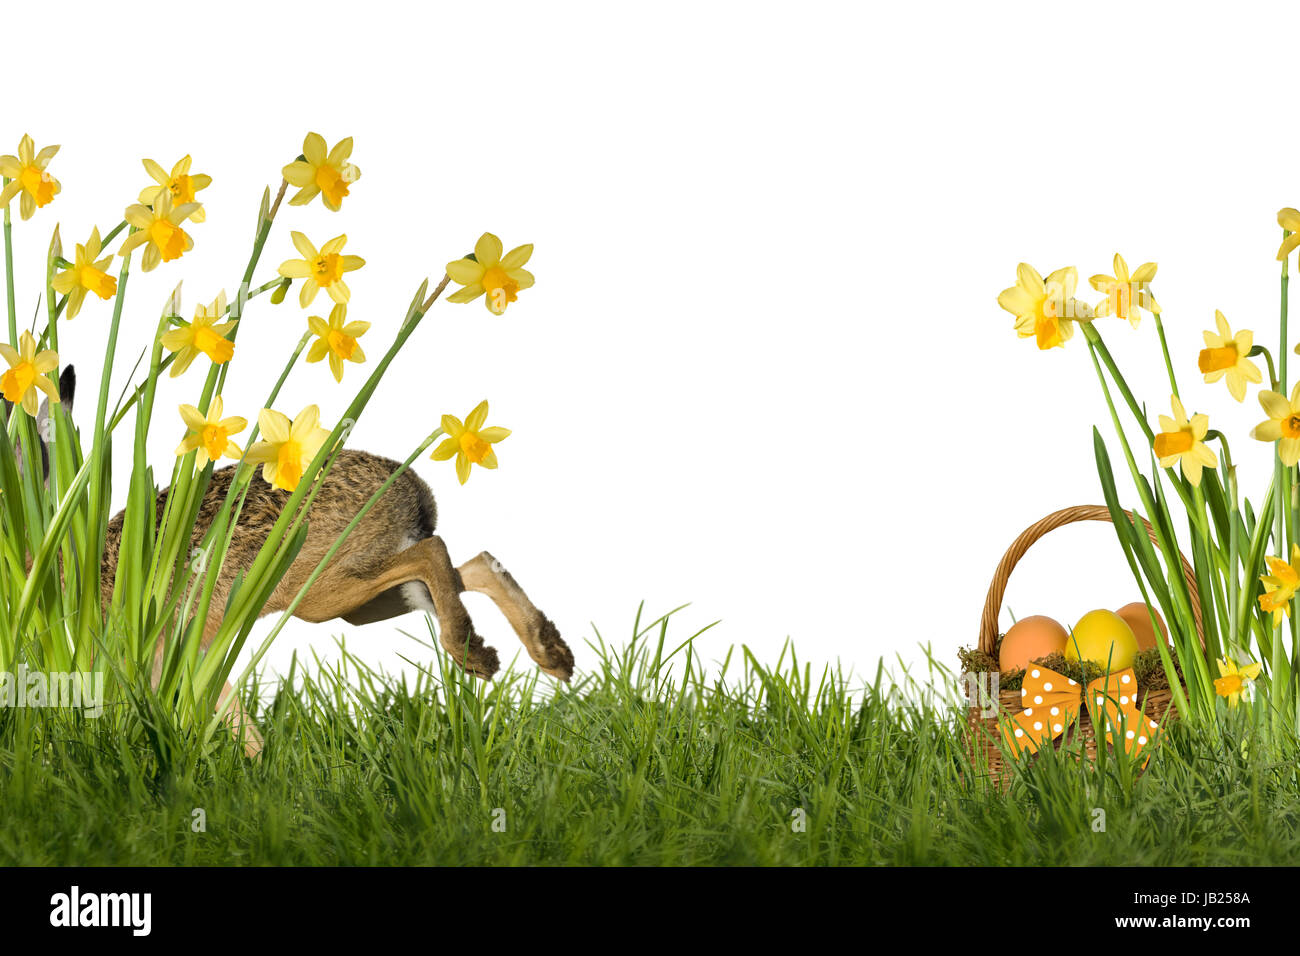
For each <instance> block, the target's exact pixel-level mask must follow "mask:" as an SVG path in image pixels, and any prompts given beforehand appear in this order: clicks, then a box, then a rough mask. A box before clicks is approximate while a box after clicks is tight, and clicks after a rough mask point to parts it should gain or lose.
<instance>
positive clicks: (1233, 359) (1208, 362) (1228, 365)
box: [1197, 309, 1264, 402]
mask: <svg viewBox="0 0 1300 956" xmlns="http://www.w3.org/2000/svg"><path fill="white" fill-rule="evenodd" d="M1214 321H1215V324H1216V325H1217V326H1218V329H1219V331H1218V332H1217V333H1215V332H1209V331H1206V332H1202V333H1201V334H1202V335H1204V336H1205V348H1203V349H1201V355H1200V358H1199V359H1198V360H1197V366H1198V367H1199V368H1200V370H1201V371H1202V372H1203V373H1204V374H1205V381H1206V383H1207V384H1213V383H1215V382H1217V381H1218V380H1219V379H1221V378H1223V377H1224V376H1225V375H1226V376H1227V379H1228V392H1229V394H1231V395H1232V397H1233V398H1235V399H1236V400H1237V401H1239V402H1240V401H1244V400H1245V398H1246V383H1247V382H1253V383H1255V384H1256V385H1258V384H1259V383H1260V382H1262V381H1263V380H1264V379H1263V377H1262V376H1261V375H1260V372H1259V369H1258V368H1257V367H1256V365H1255V363H1254V362H1252V361H1251V360H1250V359H1249V358H1248V356H1249V355H1250V350H1251V347H1252V346H1253V345H1254V342H1255V333H1254V332H1251V331H1249V330H1247V329H1242V330H1241V331H1240V332H1238V333H1237V334H1236V335H1235V336H1234V335H1233V334H1232V329H1230V328H1229V327H1228V320H1227V319H1226V318H1224V316H1223V313H1222V312H1220V311H1219V310H1218V309H1215V310H1214Z"/></svg>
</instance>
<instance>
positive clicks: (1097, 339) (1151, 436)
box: [1080, 322, 1208, 533]
mask: <svg viewBox="0 0 1300 956" xmlns="http://www.w3.org/2000/svg"><path fill="white" fill-rule="evenodd" d="M1080 325H1082V326H1083V335H1084V338H1086V339H1087V340H1088V343H1089V344H1090V345H1091V346H1093V348H1094V350H1095V353H1096V355H1098V356H1100V358H1101V360H1102V362H1103V363H1104V364H1105V366H1106V369H1107V371H1109V372H1110V377H1111V379H1112V380H1113V381H1114V382H1115V387H1116V388H1118V389H1119V392H1120V395H1122V396H1123V398H1124V403H1125V404H1126V405H1128V408H1129V411H1130V412H1132V413H1133V417H1134V418H1135V419H1137V423H1138V425H1139V426H1140V427H1141V429H1142V434H1144V435H1145V436H1146V440H1147V447H1148V448H1150V447H1151V446H1152V445H1154V444H1155V440H1156V434H1155V431H1154V430H1152V428H1151V426H1150V424H1148V423H1147V418H1146V415H1145V414H1144V413H1143V411H1142V406H1140V405H1139V404H1138V401H1137V399H1136V398H1134V397H1133V392H1132V391H1131V390H1130V389H1129V387H1128V382H1126V381H1125V380H1124V375H1123V373H1122V372H1120V370H1119V366H1118V365H1116V364H1115V359H1114V358H1112V357H1111V354H1110V350H1109V349H1107V348H1106V343H1105V342H1104V341H1102V338H1101V333H1100V332H1098V331H1097V330H1096V329H1095V328H1094V327H1093V325H1094V324H1093V323H1092V322H1081V323H1080ZM1098 374H1099V375H1100V374H1101V370H1100V369H1098ZM1102 385H1103V387H1104V386H1105V382H1104V381H1103V382H1102ZM1165 474H1166V475H1168V476H1169V480H1170V481H1171V482H1172V483H1173V486H1174V491H1176V492H1178V497H1179V498H1181V499H1182V502H1183V505H1184V506H1185V507H1186V508H1187V513H1188V514H1189V515H1192V514H1193V510H1192V496H1191V493H1190V492H1189V491H1188V483H1187V481H1186V480H1185V479H1183V478H1181V477H1180V476H1179V475H1178V474H1177V473H1176V472H1175V471H1174V470H1173V469H1172V468H1166V469H1165ZM1207 533H1208V532H1207Z"/></svg>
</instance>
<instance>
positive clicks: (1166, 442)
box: [1153, 395, 1219, 485]
mask: <svg viewBox="0 0 1300 956" xmlns="http://www.w3.org/2000/svg"><path fill="white" fill-rule="evenodd" d="M1169 402H1170V404H1171V405H1172V407H1173V411H1174V417H1173V418H1170V417H1169V416H1168V415H1161V416H1160V433H1159V434H1158V435H1156V438H1155V442H1154V444H1153V449H1154V450H1155V453H1156V458H1158V459H1159V460H1160V467H1161V468H1172V467H1173V464H1174V462H1176V461H1177V462H1180V463H1181V464H1182V466H1183V474H1184V475H1186V476H1187V480H1188V481H1190V482H1191V483H1192V484H1193V485H1200V483H1201V468H1203V467H1204V468H1216V467H1218V464H1219V460H1218V459H1217V458H1215V457H1214V452H1212V451H1210V449H1209V447H1208V446H1207V445H1206V444H1205V435H1206V433H1207V432H1208V431H1209V430H1210V418H1209V416H1208V415H1193V416H1192V417H1191V420H1190V421H1189V420H1188V418H1187V412H1186V411H1185V410H1184V408H1183V403H1182V402H1180V401H1179V400H1178V396H1177V395H1171V396H1169Z"/></svg>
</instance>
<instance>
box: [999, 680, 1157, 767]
mask: <svg viewBox="0 0 1300 956" xmlns="http://www.w3.org/2000/svg"><path fill="white" fill-rule="evenodd" d="M1082 696H1083V701H1084V703H1085V704H1086V706H1087V708H1088V715H1089V716H1090V717H1091V718H1092V726H1093V727H1095V728H1097V735H1098V736H1099V737H1100V736H1101V728H1103V727H1104V728H1105V729H1106V741H1107V742H1108V743H1110V744H1112V745H1113V744H1114V743H1115V741H1116V740H1117V739H1119V740H1123V741H1124V749H1125V751H1127V753H1128V755H1129V756H1130V757H1132V758H1134V759H1137V760H1139V764H1138V765H1139V766H1140V767H1145V766H1146V763H1147V761H1148V760H1149V759H1150V758H1151V755H1150V754H1149V753H1146V752H1145V751H1146V749H1147V744H1149V743H1151V742H1152V741H1153V740H1154V739H1155V735H1156V731H1157V729H1158V725H1157V724H1156V722H1155V721H1153V720H1151V719H1149V718H1148V717H1147V716H1146V714H1144V713H1142V711H1141V710H1139V709H1138V698H1137V675H1135V674H1134V673H1133V668H1131V667H1127V668H1125V669H1124V670H1122V671H1117V672H1115V673H1113V674H1108V675H1106V676H1105V677H1098V678H1097V679H1096V680H1094V681H1091V682H1090V683H1089V684H1088V689H1087V690H1086V691H1084V692H1083V695H1082ZM1079 697H1080V690H1079V682H1078V681H1075V680H1071V679H1070V678H1068V677H1066V676H1065V675H1064V674H1058V673H1057V672H1056V671H1054V670H1050V669H1048V668H1046V667H1039V666H1033V665H1031V666H1030V668H1029V670H1028V671H1026V672H1025V679H1024V684H1023V685H1022V689H1021V691H1020V702H1021V704H1022V705H1023V706H1024V708H1025V709H1024V710H1022V711H1021V712H1020V713H1018V714H1015V715H1014V716H1011V717H1009V718H1008V719H1007V721H1006V723H1005V724H1004V726H1003V737H1004V738H1005V739H1006V742H1007V745H1008V746H1009V747H1011V749H1012V750H1014V751H1015V752H1016V753H1021V752H1023V751H1026V750H1027V751H1029V752H1030V753H1038V749H1039V748H1040V747H1042V746H1043V745H1044V744H1051V742H1052V741H1053V740H1055V739H1056V738H1057V737H1059V736H1060V735H1061V734H1062V733H1064V732H1065V730H1066V728H1067V727H1069V726H1070V724H1072V723H1073V722H1074V720H1075V718H1076V717H1078V715H1079Z"/></svg>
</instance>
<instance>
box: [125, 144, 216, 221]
mask: <svg viewBox="0 0 1300 956" xmlns="http://www.w3.org/2000/svg"><path fill="white" fill-rule="evenodd" d="M142 162H143V163H144V168H145V171H146V172H147V173H148V174H149V175H150V176H151V177H152V178H153V180H154V182H156V183H157V184H158V185H156V186H146V187H145V188H144V189H142V190H140V202H141V204H142V205H145V206H152V205H153V204H154V203H156V202H157V201H158V194H159V193H161V192H166V193H167V194H168V195H169V196H170V197H171V201H172V206H183V205H185V204H186V203H192V202H195V197H196V196H197V195H198V192H199V190H200V189H207V188H208V187H209V186H211V185H212V177H211V176H209V175H207V174H206V173H194V174H193V175H191V174H190V164H191V163H192V162H193V160H192V159H191V158H190V157H189V155H188V154H187V155H185V156H182V157H181V159H180V161H179V162H177V163H176V165H175V166H173V167H172V171H171V172H170V173H168V172H167V170H165V169H163V168H162V167H161V166H159V165H158V164H157V163H155V162H154V161H153V160H152V159H146V160H142ZM206 218H207V213H205V212H204V211H203V207H202V206H199V208H197V209H195V210H194V211H193V212H191V213H190V215H189V220H190V222H202V221H203V220H204V219H206Z"/></svg>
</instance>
